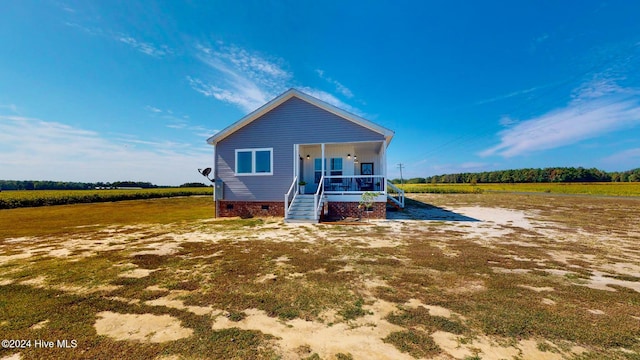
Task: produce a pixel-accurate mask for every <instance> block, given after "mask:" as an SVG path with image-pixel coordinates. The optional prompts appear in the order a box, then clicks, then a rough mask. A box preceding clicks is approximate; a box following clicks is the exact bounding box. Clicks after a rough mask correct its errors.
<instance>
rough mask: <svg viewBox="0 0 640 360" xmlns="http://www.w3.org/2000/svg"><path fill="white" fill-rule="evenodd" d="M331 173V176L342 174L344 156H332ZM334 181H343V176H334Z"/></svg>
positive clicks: (332, 180)
mask: <svg viewBox="0 0 640 360" xmlns="http://www.w3.org/2000/svg"><path fill="white" fill-rule="evenodd" d="M329 164H330V169H331V170H330V171H331V172H330V173H329V174H330V175H331V176H342V158H331V160H330V163H329ZM331 182H332V183H341V182H342V178H332V179H331Z"/></svg>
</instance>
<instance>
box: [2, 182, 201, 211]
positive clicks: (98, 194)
mask: <svg viewBox="0 0 640 360" xmlns="http://www.w3.org/2000/svg"><path fill="white" fill-rule="evenodd" d="M192 195H213V188H211V187H208V188H205V187H199V188H155V189H129V190H124V189H108V190H106V189H105V190H15V191H2V192H0V209H15V208H21V207H33V206H48V205H64V204H78V203H95V202H106V201H122V200H139V199H157V198H164V197H176V196H192Z"/></svg>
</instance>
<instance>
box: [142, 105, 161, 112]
mask: <svg viewBox="0 0 640 360" xmlns="http://www.w3.org/2000/svg"><path fill="white" fill-rule="evenodd" d="M144 108H145V110H148V111H151V112H154V113H161V112H162V110H160V109H158V108H157V107H153V106H151V105H147V106H145V107H144Z"/></svg>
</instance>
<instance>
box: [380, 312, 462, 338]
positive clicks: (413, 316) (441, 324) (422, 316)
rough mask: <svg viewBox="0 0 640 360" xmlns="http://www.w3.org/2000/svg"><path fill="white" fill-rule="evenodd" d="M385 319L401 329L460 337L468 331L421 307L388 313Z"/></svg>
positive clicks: (456, 322)
mask: <svg viewBox="0 0 640 360" xmlns="http://www.w3.org/2000/svg"><path fill="white" fill-rule="evenodd" d="M386 319H387V320H388V321H389V322H390V323H392V324H396V325H399V326H402V327H409V328H410V327H416V326H419V327H421V328H423V329H426V330H428V331H430V332H434V331H438V330H441V331H446V332H450V333H452V334H456V335H462V334H465V333H468V332H469V329H468V328H467V327H466V326H464V325H462V324H461V323H460V322H458V321H455V320H450V319H447V318H445V317H442V316H433V315H430V314H429V310H427V309H425V308H423V307H417V308H415V309H402V310H400V311H397V312H393V313H390V314H389V315H387V317H386Z"/></svg>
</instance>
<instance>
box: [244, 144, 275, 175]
mask: <svg viewBox="0 0 640 360" xmlns="http://www.w3.org/2000/svg"><path fill="white" fill-rule="evenodd" d="M236 175H273V149H271V148H270V149H237V150H236Z"/></svg>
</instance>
